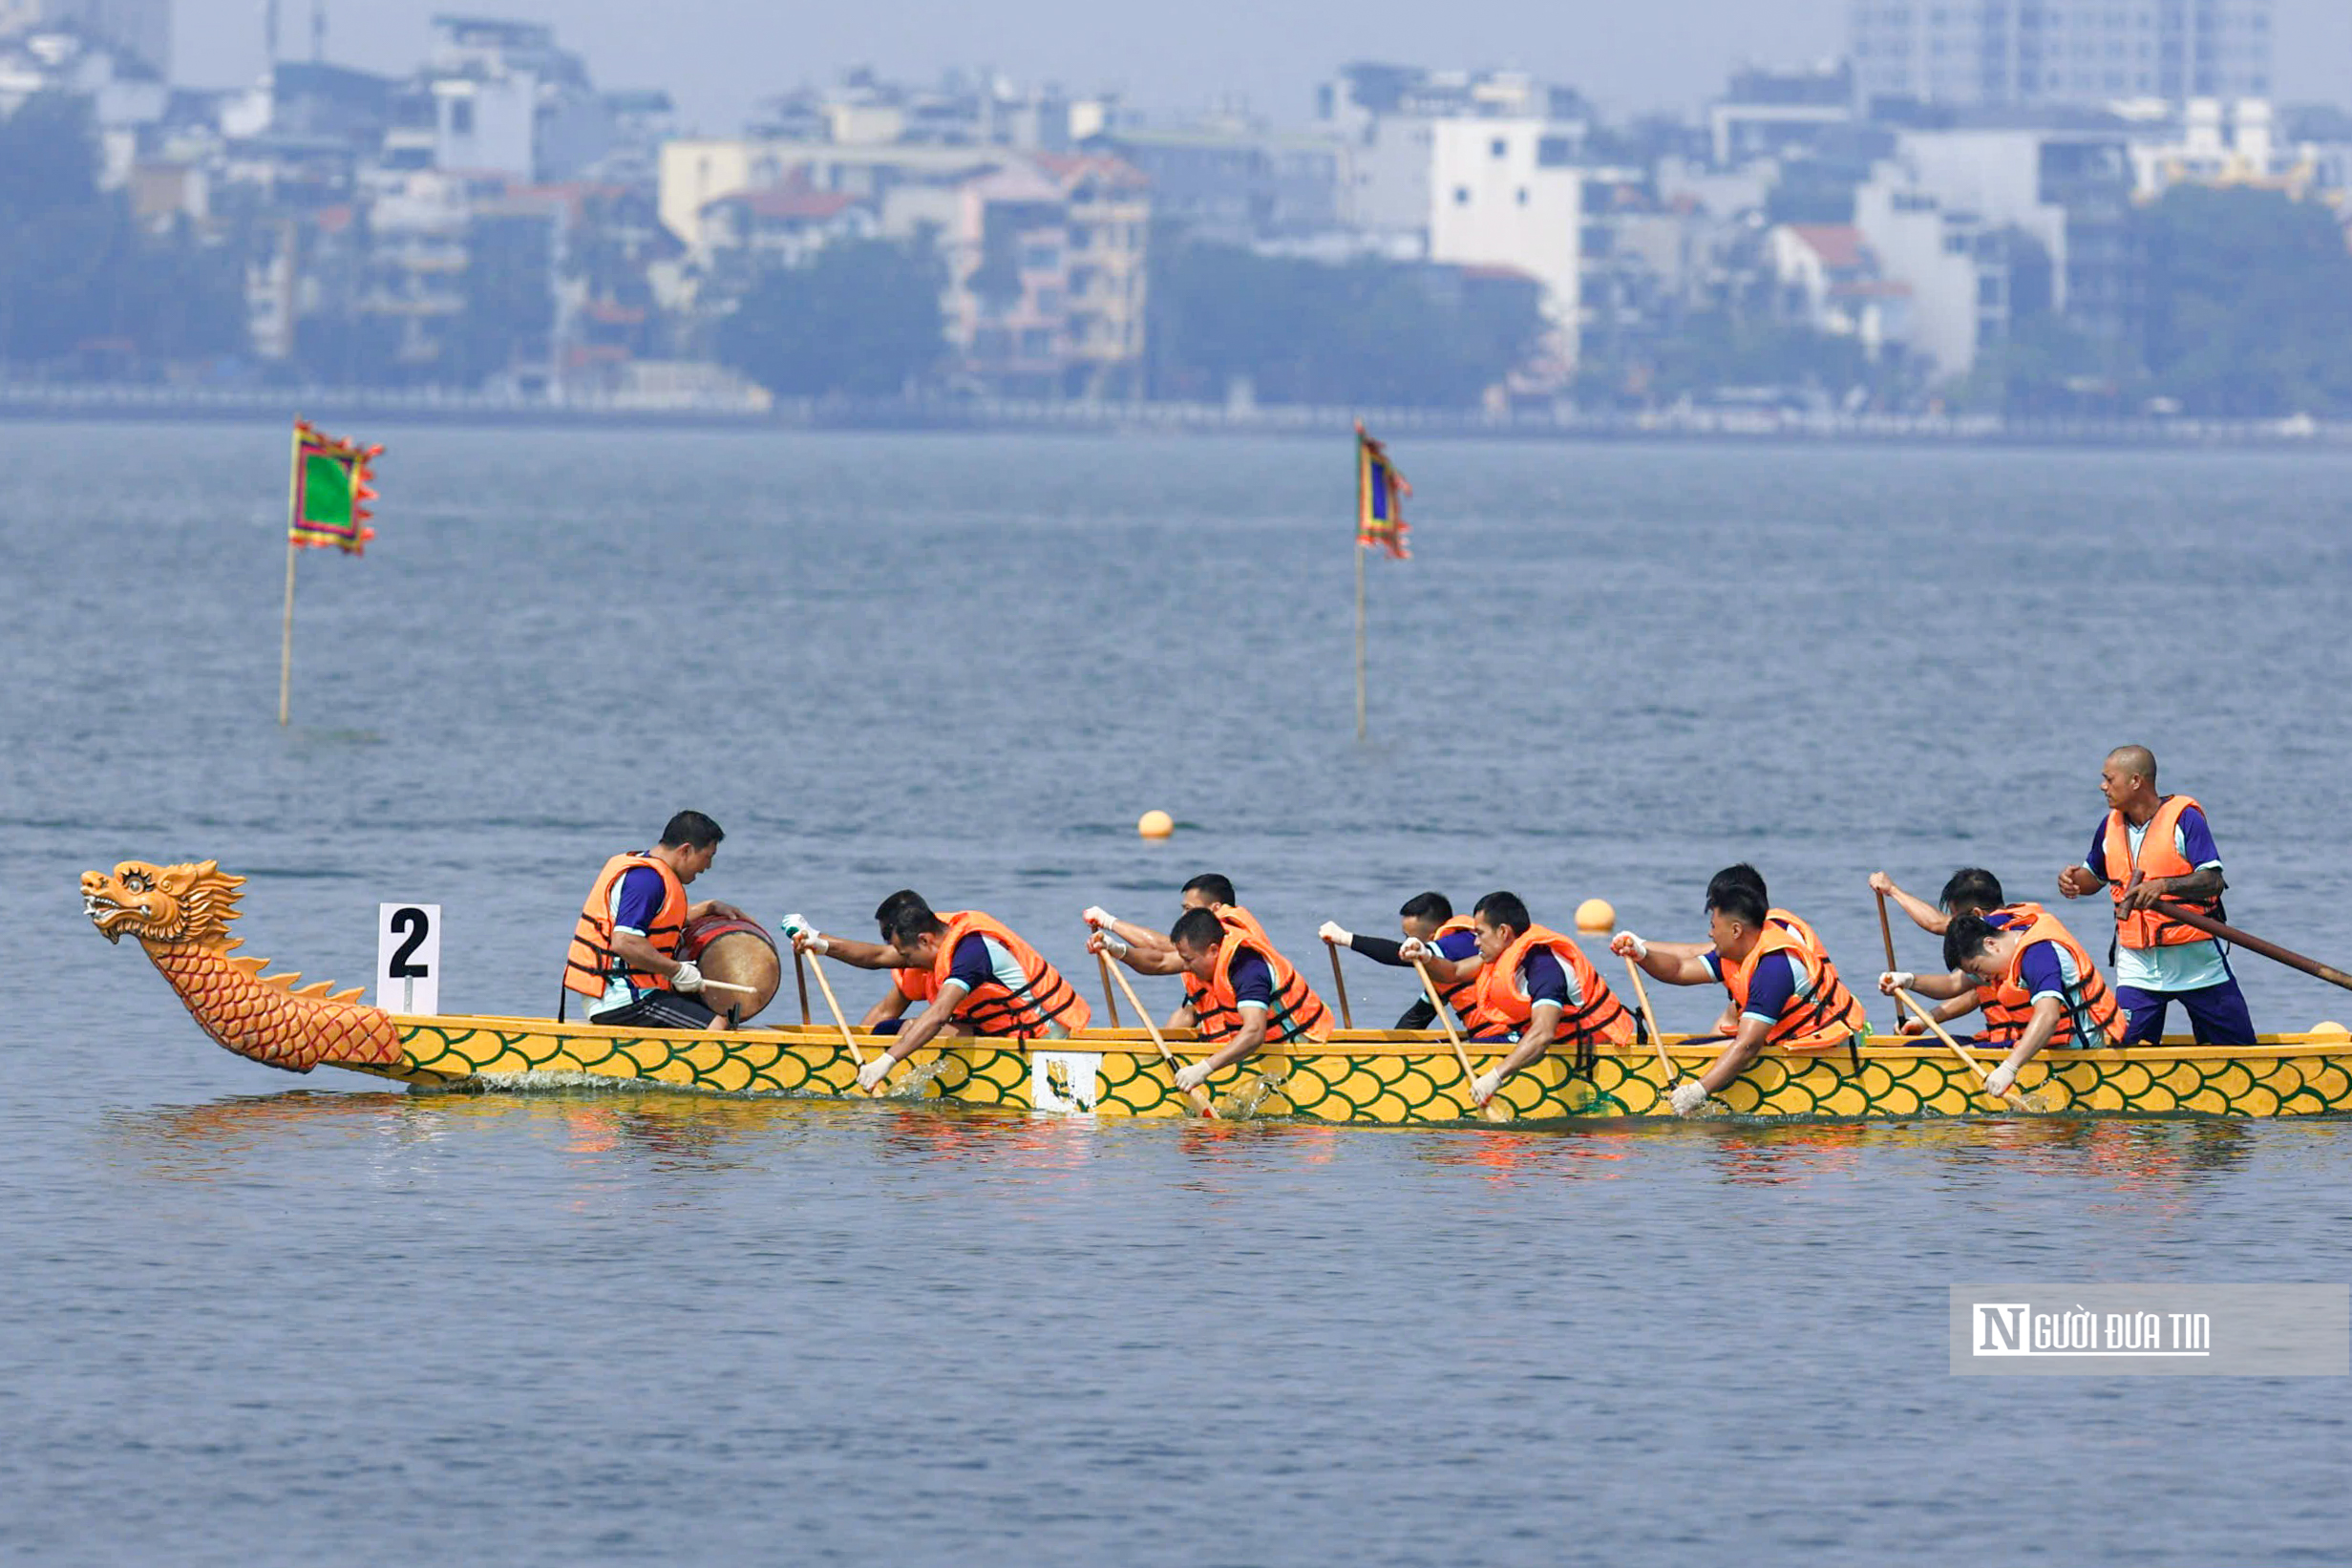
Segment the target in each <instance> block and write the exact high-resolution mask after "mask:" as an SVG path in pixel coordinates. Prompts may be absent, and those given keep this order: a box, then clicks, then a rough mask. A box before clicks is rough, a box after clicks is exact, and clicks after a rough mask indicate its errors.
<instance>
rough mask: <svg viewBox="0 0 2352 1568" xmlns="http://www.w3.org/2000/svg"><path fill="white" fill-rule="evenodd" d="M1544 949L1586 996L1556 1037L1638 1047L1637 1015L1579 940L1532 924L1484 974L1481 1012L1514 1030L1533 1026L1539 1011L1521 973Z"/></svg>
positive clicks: (1480, 983)
mask: <svg viewBox="0 0 2352 1568" xmlns="http://www.w3.org/2000/svg"><path fill="white" fill-rule="evenodd" d="M1538 947H1540V948H1542V949H1544V950H1545V951H1546V952H1548V953H1550V954H1551V955H1552V956H1553V957H1554V958H1556V959H1557V960H1559V965H1560V967H1561V968H1563V969H1565V970H1567V971H1568V978H1569V982H1570V984H1571V985H1574V986H1575V988H1576V993H1577V994H1578V995H1579V996H1580V997H1582V998H1583V1001H1581V1002H1579V1003H1578V1004H1576V1005H1575V1006H1571V1007H1569V1008H1568V1009H1567V1010H1566V1011H1565V1012H1564V1013H1563V1015H1562V1016H1561V1018H1560V1021H1559V1029H1558V1032H1557V1036H1556V1038H1557V1039H1559V1040H1563V1041H1567V1040H1573V1041H1576V1042H1577V1043H1578V1044H1579V1045H1583V1044H1588V1043H1590V1042H1592V1041H1595V1040H1609V1041H1614V1042H1616V1043H1617V1044H1619V1045H1630V1044H1632V1042H1633V1037H1634V1029H1633V1014H1632V1013H1630V1012H1627V1011H1626V1010H1625V1005H1624V1004H1623V1003H1621V1002H1620V1001H1619V1000H1618V999H1617V996H1616V993H1615V992H1613V991H1611V990H1610V989H1609V984H1608V982H1607V981H1605V980H1602V979H1601V978H1600V971H1599V970H1597V969H1595V968H1594V967H1593V965H1592V963H1591V961H1590V960H1588V959H1586V958H1585V956H1584V950H1583V949H1582V948H1581V947H1579V946H1578V945H1577V944H1576V942H1575V940H1574V939H1573V938H1570V937H1567V936H1563V935H1562V934H1561V933H1559V932H1557V931H1552V930H1547V929H1546V928H1544V927H1543V926H1540V925H1531V926H1529V927H1528V928H1527V929H1526V930H1524V931H1522V932H1520V933H1519V935H1518V938H1517V940H1516V941H1515V942H1513V943H1512V944H1511V945H1510V946H1508V947H1506V948H1504V949H1503V951H1502V956H1501V957H1500V958H1497V959H1496V960H1495V961H1494V963H1492V964H1487V965H1486V966H1485V967H1484V968H1482V969H1480V970H1479V971H1478V979H1477V981H1476V985H1477V987H1478V1010H1479V1012H1481V1013H1482V1014H1484V1015H1486V1016H1487V1017H1489V1018H1493V1019H1495V1020H1497V1021H1498V1022H1500V1023H1501V1024H1502V1025H1503V1026H1504V1027H1506V1028H1514V1029H1523V1028H1526V1027H1527V1021H1528V1019H1529V1018H1531V1017H1533V1016H1534V1014H1535V1010H1536V1009H1535V1005H1534V1004H1533V1003H1532V1002H1530V1001H1529V1000H1528V996H1527V992H1526V991H1525V990H1524V989H1523V988H1522V987H1521V986H1520V985H1519V969H1520V967H1521V966H1522V965H1523V964H1526V963H1527V959H1528V955H1529V954H1531V953H1533V952H1534V951H1535V950H1536V948H1538Z"/></svg>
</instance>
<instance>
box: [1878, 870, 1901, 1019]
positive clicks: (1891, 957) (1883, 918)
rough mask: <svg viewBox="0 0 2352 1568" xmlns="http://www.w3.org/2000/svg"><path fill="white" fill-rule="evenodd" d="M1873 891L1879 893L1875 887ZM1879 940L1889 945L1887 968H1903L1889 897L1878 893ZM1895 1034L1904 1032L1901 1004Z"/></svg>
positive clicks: (1896, 1014)
mask: <svg viewBox="0 0 2352 1568" xmlns="http://www.w3.org/2000/svg"><path fill="white" fill-rule="evenodd" d="M1871 891H1872V892H1873V893H1878V890H1877V889H1876V888H1875V887H1874V888H1872V889H1871ZM1878 940H1879V941H1881V942H1883V943H1886V944H1887V967H1888V968H1889V969H1890V970H1892V969H1899V968H1901V967H1902V965H1901V964H1897V963H1896V962H1895V927H1894V926H1892V925H1889V924H1888V923H1887V896H1886V895H1885V894H1883V893H1878ZM1895 1032H1896V1033H1897V1034H1900V1033H1902V1032H1903V1005H1902V1004H1901V1003H1900V1002H1897V1003H1896V1004H1895Z"/></svg>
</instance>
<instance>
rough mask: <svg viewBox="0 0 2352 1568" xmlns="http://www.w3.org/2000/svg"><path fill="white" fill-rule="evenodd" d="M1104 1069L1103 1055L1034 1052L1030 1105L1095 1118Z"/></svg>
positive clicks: (1030, 1065) (1091, 1052)
mask: <svg viewBox="0 0 2352 1568" xmlns="http://www.w3.org/2000/svg"><path fill="white" fill-rule="evenodd" d="M1102 1066H1103V1059H1102V1053H1101V1052H1100V1051H1092V1050H1038V1051H1031V1052H1030V1053H1029V1104H1031V1105H1032V1106H1035V1107H1036V1108H1037V1109H1038V1110H1040V1111H1054V1112H1061V1113H1062V1114H1064V1115H1069V1116H1091V1115H1092V1114H1093V1113H1094V1106H1095V1103H1096V1102H1097V1101H1098V1100H1100V1099H1101V1097H1102Z"/></svg>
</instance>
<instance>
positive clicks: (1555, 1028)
mask: <svg viewBox="0 0 2352 1568" xmlns="http://www.w3.org/2000/svg"><path fill="white" fill-rule="evenodd" d="M1559 1020H1560V1006H1559V1004H1558V1003H1557V1002H1551V1001H1544V1002H1538V1003H1536V1005H1535V1006H1532V1007H1530V1008H1529V1009H1528V1013H1527V1028H1523V1029H1521V1030H1520V1031H1519V1043H1518V1044H1517V1045H1516V1046H1515V1047H1513V1048H1512V1051H1511V1054H1510V1055H1508V1056H1506V1057H1504V1058H1503V1059H1502V1061H1501V1063H1500V1064H1499V1065H1497V1066H1496V1067H1495V1068H1494V1081H1495V1083H1496V1084H1497V1085H1499V1084H1501V1082H1502V1081H1503V1080H1504V1079H1505V1078H1508V1077H1510V1076H1511V1075H1512V1074H1513V1073H1515V1072H1516V1071H1518V1070H1520V1069H1521V1068H1523V1067H1525V1066H1527V1065H1528V1064H1529V1063H1531V1062H1533V1061H1535V1060H1536V1058H1537V1057H1539V1056H1541V1055H1542V1054H1543V1053H1544V1052H1545V1051H1547V1050H1550V1049H1552V1036H1553V1035H1555V1034H1557V1033H1558V1032H1559ZM1480 1103H1481V1104H1483V1103H1485V1102H1484V1098H1483V1097H1481V1100H1480Z"/></svg>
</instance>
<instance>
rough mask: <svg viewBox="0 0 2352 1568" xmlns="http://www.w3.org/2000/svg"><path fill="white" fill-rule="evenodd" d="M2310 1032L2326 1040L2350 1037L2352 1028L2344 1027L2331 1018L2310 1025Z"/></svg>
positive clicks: (2351, 1036)
mask: <svg viewBox="0 0 2352 1568" xmlns="http://www.w3.org/2000/svg"><path fill="white" fill-rule="evenodd" d="M2311 1032H2312V1033H2313V1034H2315V1035H2318V1036H2320V1037H2321V1038H2322V1039H2327V1040H2346V1039H2352V1029H2347V1028H2344V1027H2343V1026H2342V1025H2341V1024H2339V1023H2337V1022H2336V1021H2335V1020H2334V1019H2333V1018H2330V1019H2328V1020H2326V1021H2325V1022H2324V1023H2319V1024H2314V1025H2312V1026H2311Z"/></svg>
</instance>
